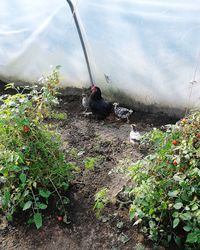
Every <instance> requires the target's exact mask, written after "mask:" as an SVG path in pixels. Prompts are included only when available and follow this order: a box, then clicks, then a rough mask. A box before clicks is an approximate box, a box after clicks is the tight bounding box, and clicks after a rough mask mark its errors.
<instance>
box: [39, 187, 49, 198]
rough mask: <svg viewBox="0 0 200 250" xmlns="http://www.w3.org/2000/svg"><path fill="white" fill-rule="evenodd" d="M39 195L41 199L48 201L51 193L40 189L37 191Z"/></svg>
mask: <svg viewBox="0 0 200 250" xmlns="http://www.w3.org/2000/svg"><path fill="white" fill-rule="evenodd" d="M39 194H40V195H41V196H42V197H44V198H46V199H48V198H49V196H50V194H51V192H49V190H42V189H40V190H39Z"/></svg>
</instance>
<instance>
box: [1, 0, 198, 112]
mask: <svg viewBox="0 0 200 250" xmlns="http://www.w3.org/2000/svg"><path fill="white" fill-rule="evenodd" d="M73 3H74V5H75V8H76V10H77V14H78V16H79V22H80V25H81V27H82V31H83V34H84V39H85V41H86V46H87V49H88V53H89V58H90V61H91V67H92V72H93V76H94V79H95V82H96V83H97V84H98V85H99V86H100V87H102V88H103V90H104V91H106V90H108V89H112V90H114V91H115V92H120V93H124V94H127V95H128V96H129V97H130V98H131V99H133V100H134V101H138V102H141V103H144V104H147V105H152V104H153V105H155V106H160V107H169V108H170V107H173V108H181V109H184V107H185V106H187V103H188V99H189V95H190V93H191V91H190V90H191V86H192V85H191V84H190V82H191V81H193V80H196V81H197V83H196V84H194V86H193V90H192V93H191V98H190V103H189V104H190V106H199V107H200V99H199V98H200V91H199V90H200V85H199V82H198V81H199V78H200V74H199V73H200V72H199V70H200V35H199V34H200V15H199V13H200V0H193V1H188V0H168V1H164V0H109V1H108V0H73ZM0 9H1V15H0V76H1V77H0V78H2V79H9V80H19V81H29V82H34V81H35V80H37V79H38V78H39V77H40V76H41V75H42V74H46V73H47V72H49V71H50V65H53V66H55V65H61V66H62V70H61V75H62V83H63V85H64V86H75V87H82V86H89V77H88V72H87V67H86V64H85V59H84V56H83V51H82V48H81V45H80V41H79V37H78V34H77V31H76V28H75V24H74V21H73V18H72V14H71V12H70V9H69V5H68V4H67V2H66V1H65V0H34V1H27V0H20V1H19V0H1V1H0ZM105 75H106V76H107V77H105ZM106 78H107V81H106ZM119 96H120V94H119ZM119 101H120V100H119Z"/></svg>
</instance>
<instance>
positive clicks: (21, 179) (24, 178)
mask: <svg viewBox="0 0 200 250" xmlns="http://www.w3.org/2000/svg"><path fill="white" fill-rule="evenodd" d="M19 179H20V181H21V182H22V183H23V184H24V183H25V182H26V175H25V174H24V173H21V174H20V176H19Z"/></svg>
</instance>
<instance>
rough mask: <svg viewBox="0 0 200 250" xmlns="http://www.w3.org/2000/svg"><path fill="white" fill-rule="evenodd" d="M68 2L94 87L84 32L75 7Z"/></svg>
mask: <svg viewBox="0 0 200 250" xmlns="http://www.w3.org/2000/svg"><path fill="white" fill-rule="evenodd" d="M66 1H67V3H68V4H69V7H70V9H71V12H72V15H73V18H74V22H75V25H76V28H77V32H78V35H79V38H80V41H81V46H82V49H83V53H84V57H85V61H86V65H87V69H88V74H89V79H90V84H91V85H94V82H93V77H92V71H91V67H90V63H89V58H88V54H87V50H86V46H85V43H84V40H83V36H82V32H81V29H80V26H79V23H78V19H77V16H76V12H75V9H74V5H73V3H72V2H71V0H66Z"/></svg>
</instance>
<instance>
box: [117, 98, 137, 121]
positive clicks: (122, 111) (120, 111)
mask: <svg viewBox="0 0 200 250" xmlns="http://www.w3.org/2000/svg"><path fill="white" fill-rule="evenodd" d="M113 106H114V112H115V115H116V116H117V117H118V118H120V119H122V120H125V119H126V120H127V122H129V118H130V116H131V114H132V113H133V110H132V109H127V108H124V107H119V103H116V102H115V103H114V104H113Z"/></svg>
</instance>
